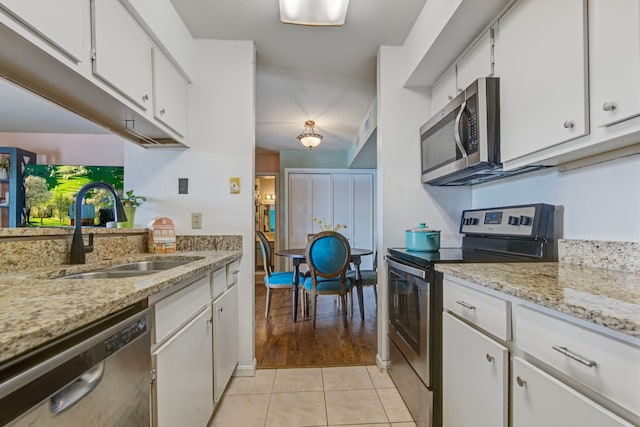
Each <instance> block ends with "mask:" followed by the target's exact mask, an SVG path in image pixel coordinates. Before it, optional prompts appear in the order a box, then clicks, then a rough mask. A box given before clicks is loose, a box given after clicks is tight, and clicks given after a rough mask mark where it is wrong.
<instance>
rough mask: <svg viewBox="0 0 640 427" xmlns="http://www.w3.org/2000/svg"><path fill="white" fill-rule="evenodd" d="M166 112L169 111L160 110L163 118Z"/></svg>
mask: <svg viewBox="0 0 640 427" xmlns="http://www.w3.org/2000/svg"><path fill="white" fill-rule="evenodd" d="M166 112H167V111H166V110H165V109H164V108H163V109H162V110H160V115H161V116H164V114H165V113H166Z"/></svg>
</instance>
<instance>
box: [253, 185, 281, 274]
mask: <svg viewBox="0 0 640 427" xmlns="http://www.w3.org/2000/svg"><path fill="white" fill-rule="evenodd" d="M254 196H255V197H254V202H255V206H254V208H255V229H256V230H258V231H261V232H263V233H264V235H265V236H266V237H267V240H268V241H269V246H271V253H272V254H273V253H275V248H276V247H277V245H276V242H277V239H278V237H277V236H278V220H279V215H278V201H279V197H278V177H277V176H276V175H268V174H267V175H258V174H256V183H255V194H254ZM255 260H256V263H255V264H256V271H257V272H259V271H264V260H263V259H262V253H261V252H260V244H259V243H258V241H257V240H256V253H255ZM272 262H273V260H272ZM271 267H272V268H273V267H274V266H273V265H272V266H271Z"/></svg>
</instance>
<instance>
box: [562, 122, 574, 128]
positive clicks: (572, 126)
mask: <svg viewBox="0 0 640 427" xmlns="http://www.w3.org/2000/svg"><path fill="white" fill-rule="evenodd" d="M574 127H576V122H574V121H573V120H565V121H564V128H565V129H573V128H574Z"/></svg>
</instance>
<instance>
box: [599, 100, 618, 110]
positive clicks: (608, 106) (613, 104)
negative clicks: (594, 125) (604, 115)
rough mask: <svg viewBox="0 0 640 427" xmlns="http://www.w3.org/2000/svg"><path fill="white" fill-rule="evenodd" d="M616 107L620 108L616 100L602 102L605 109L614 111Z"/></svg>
mask: <svg viewBox="0 0 640 427" xmlns="http://www.w3.org/2000/svg"><path fill="white" fill-rule="evenodd" d="M616 108H618V104H616V102H615V101H611V102H605V103H604V104H602V109H603V110H604V111H613V110H615V109H616Z"/></svg>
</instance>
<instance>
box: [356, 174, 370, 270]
mask: <svg viewBox="0 0 640 427" xmlns="http://www.w3.org/2000/svg"><path fill="white" fill-rule="evenodd" d="M351 179H352V188H353V226H352V227H351V236H352V240H351V245H352V246H353V247H354V248H364V249H374V250H375V247H374V244H375V242H374V240H373V236H374V235H375V233H374V231H373V227H374V224H373V210H374V203H373V197H374V196H373V195H374V191H373V174H361V175H352V177H351ZM372 266H373V255H371V256H366V257H362V265H361V266H360V268H361V269H362V270H370V269H371V268H372Z"/></svg>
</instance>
